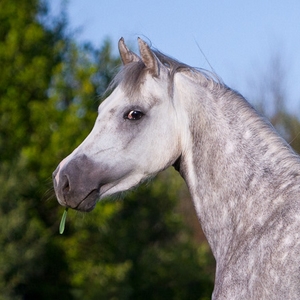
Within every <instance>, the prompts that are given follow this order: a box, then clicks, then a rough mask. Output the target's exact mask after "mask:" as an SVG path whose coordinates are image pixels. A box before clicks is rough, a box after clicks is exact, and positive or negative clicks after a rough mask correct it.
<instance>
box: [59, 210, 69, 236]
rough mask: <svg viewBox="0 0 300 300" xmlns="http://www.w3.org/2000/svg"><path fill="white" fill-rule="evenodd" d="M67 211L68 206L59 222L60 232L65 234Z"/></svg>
mask: <svg viewBox="0 0 300 300" xmlns="http://www.w3.org/2000/svg"><path fill="white" fill-rule="evenodd" d="M67 213H68V208H66V209H65V211H64V213H63V215H62V218H61V221H60V224H59V233H60V234H63V233H64V230H65V223H66V219H67Z"/></svg>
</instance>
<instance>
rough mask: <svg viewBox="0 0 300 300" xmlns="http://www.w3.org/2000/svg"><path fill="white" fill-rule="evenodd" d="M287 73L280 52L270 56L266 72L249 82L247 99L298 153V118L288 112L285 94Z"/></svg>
mask: <svg viewBox="0 0 300 300" xmlns="http://www.w3.org/2000/svg"><path fill="white" fill-rule="evenodd" d="M287 74H288V72H286V63H285V60H284V56H283V54H282V53H281V52H279V51H278V52H275V53H273V54H272V55H271V57H270V61H269V63H268V64H267V67H266V70H263V71H261V76H256V77H255V79H254V80H251V86H250V90H251V92H250V93H249V94H250V96H249V99H251V98H252V99H254V104H255V105H256V106H257V108H258V109H259V110H260V111H261V112H262V113H263V114H264V115H266V116H267V117H268V118H269V120H270V121H271V123H272V124H273V125H274V127H275V128H276V129H277V131H278V132H279V133H280V134H281V135H282V136H283V137H284V138H285V139H286V140H287V141H288V142H290V144H291V146H292V147H293V148H294V149H295V150H296V151H297V152H298V153H300V135H299V133H300V122H299V118H298V117H297V116H296V115H295V114H294V113H292V112H289V109H288V106H289V103H290V102H291V101H292V100H294V99H290V98H289V96H288V94H287V85H288V84H287V83H288V75H287Z"/></svg>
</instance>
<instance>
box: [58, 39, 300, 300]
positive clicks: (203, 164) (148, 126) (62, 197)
mask: <svg viewBox="0 0 300 300" xmlns="http://www.w3.org/2000/svg"><path fill="white" fill-rule="evenodd" d="M138 45H139V51H140V55H137V54H136V53H134V52H132V51H130V50H129V49H128V48H127V46H126V45H125V42H124V39H123V38H121V39H120V40H119V44H118V48H119V52H120V57H121V60H122V62H123V67H122V69H121V70H120V71H119V73H118V74H117V75H116V76H115V78H114V79H113V81H112V83H111V84H110V86H109V89H110V92H111V94H110V95H109V96H108V97H107V99H106V100H104V101H103V102H102V103H101V104H100V106H99V109H98V117H97V119H96V121H95V125H94V127H93V129H92V130H91V132H90V134H89V135H88V136H87V138H86V139H85V140H84V141H83V142H82V143H81V144H80V145H79V146H78V147H77V148H76V149H75V150H74V151H73V152H72V153H71V154H70V155H69V156H67V157H66V158H65V159H63V160H62V161H61V163H60V164H59V165H58V167H57V169H56V170H55V171H54V173H53V181H54V189H55V193H56V196H57V199H58V202H59V203H60V204H61V205H63V206H66V207H70V208H73V209H76V210H80V211H86V212H87V211H91V210H92V209H93V208H94V207H95V205H96V202H97V201H98V200H100V199H103V198H105V197H107V196H109V195H113V194H116V193H120V192H123V191H127V190H129V189H132V188H133V187H135V186H137V185H139V184H140V183H141V182H143V181H145V180H146V179H148V178H151V177H153V176H155V175H156V174H157V173H159V172H160V171H162V170H165V169H166V168H168V167H170V166H173V167H174V168H175V169H176V170H177V171H178V172H179V174H180V175H181V176H182V177H183V179H184V180H185V182H186V184H187V187H188V189H189V192H190V195H191V198H192V201H193V203H194V207H195V210H196V212H197V216H198V219H199V222H200V224H201V227H202V229H203V232H204V234H205V236H206V238H207V241H208V243H209V245H210V248H211V250H212V253H213V255H214V257H215V260H216V272H215V285H214V291H213V294H212V299H215V300H216V299H218V300H220V299H231V300H232V299H260V300H261V299H280V300H282V299H300V160H299V156H298V155H297V154H295V152H294V151H293V150H292V149H291V147H290V146H289V144H288V143H287V142H286V141H285V140H284V139H283V138H281V137H280V136H279V135H278V134H277V132H276V131H275V129H274V128H273V127H272V125H271V124H270V123H269V121H268V120H267V119H265V118H264V117H263V116H262V115H260V114H259V113H258V112H257V111H256V110H255V109H254V108H253V107H252V106H251V105H250V104H249V103H248V102H247V101H246V100H245V99H244V98H243V97H242V96H241V95H240V94H239V93H238V92H236V91H234V90H232V89H230V88H229V87H228V86H226V85H225V84H224V83H223V82H222V81H221V80H220V79H219V78H218V77H217V76H215V75H214V74H212V73H210V72H208V71H205V70H202V69H198V68H193V67H191V66H188V65H186V64H184V63H181V62H179V61H177V60H175V59H173V58H171V57H169V56H167V55H164V54H162V53H161V52H159V51H157V50H154V49H152V48H151V47H150V46H149V45H148V44H147V43H146V42H145V41H143V40H142V39H140V38H138Z"/></svg>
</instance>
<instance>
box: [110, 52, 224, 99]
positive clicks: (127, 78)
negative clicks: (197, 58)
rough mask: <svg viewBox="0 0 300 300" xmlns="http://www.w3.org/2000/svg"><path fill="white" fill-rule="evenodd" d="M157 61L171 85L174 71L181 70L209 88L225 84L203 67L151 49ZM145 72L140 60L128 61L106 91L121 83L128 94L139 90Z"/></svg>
mask: <svg viewBox="0 0 300 300" xmlns="http://www.w3.org/2000/svg"><path fill="white" fill-rule="evenodd" d="M153 52H154V53H155V55H156V57H157V58H158V59H159V61H160V62H161V63H162V64H163V65H164V66H165V67H166V68H167V69H168V70H169V80H170V84H171V86H173V83H174V76H175V74H176V73H179V72H182V73H184V74H186V75H187V76H189V77H191V78H192V79H193V80H194V81H195V82H196V83H197V84H200V85H201V86H204V87H208V88H211V89H214V88H218V89H219V88H220V87H222V86H223V87H224V88H226V89H227V86H226V85H225V84H224V83H223V82H222V80H221V79H220V78H219V77H218V76H217V75H216V74H215V73H214V72H210V71H208V70H205V69H201V68H195V67H191V66H189V65H187V64H185V63H182V62H180V61H178V60H176V59H174V58H172V57H170V56H168V55H165V54H163V53H162V52H160V51H158V50H153ZM146 73H147V69H146V66H145V65H144V63H143V62H142V61H139V62H132V63H129V64H127V65H125V66H123V67H122V68H121V70H120V71H119V72H118V73H117V75H116V76H115V77H114V79H113V80H112V82H111V83H110V85H109V86H108V88H107V91H112V90H113V89H115V88H116V87H117V86H118V85H122V86H123V88H124V89H125V90H126V91H127V93H128V95H129V96H133V95H134V94H136V93H138V92H140V87H141V85H142V83H143V81H144V78H145V75H146Z"/></svg>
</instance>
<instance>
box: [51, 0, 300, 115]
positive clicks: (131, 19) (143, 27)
mask: <svg viewBox="0 0 300 300" xmlns="http://www.w3.org/2000/svg"><path fill="white" fill-rule="evenodd" d="M51 3H52V4H51V5H52V6H53V7H54V9H57V8H58V7H59V5H60V3H61V1H60V0H53V1H51ZM67 7H68V9H67V11H68V17H69V25H70V28H72V29H76V28H77V29H79V28H80V30H79V31H78V34H77V39H78V40H79V41H89V42H92V43H93V44H94V45H95V46H100V45H101V43H102V42H103V40H104V38H106V37H109V38H111V40H112V42H113V43H114V44H115V46H116V47H117V42H118V40H119V38H120V37H121V36H123V37H124V38H125V41H126V42H127V43H129V44H131V45H133V47H136V38H137V37H138V36H140V37H142V38H143V37H144V38H145V39H146V40H150V41H151V43H152V45H153V46H154V47H156V48H158V49H159V50H161V51H162V52H164V53H166V54H169V55H170V56H172V57H174V58H176V59H178V60H180V61H182V62H185V63H187V64H189V65H192V66H195V67H201V68H205V69H210V66H209V64H208V63H207V62H206V60H205V58H204V56H203V55H202V53H201V51H200V50H199V48H198V45H199V46H200V47H201V50H202V51H203V52H204V54H205V56H206V57H207V59H208V60H209V63H210V64H211V65H212V67H213V68H214V70H215V71H216V73H217V74H218V75H219V76H220V77H221V78H222V79H223V81H224V82H225V83H226V84H227V85H229V86H230V87H233V88H235V89H237V90H239V91H240V92H241V93H242V94H246V96H248V95H250V96H249V97H251V91H250V86H249V84H248V83H249V80H252V79H253V78H254V77H255V76H256V74H257V75H258V76H262V75H261V74H262V72H265V71H266V70H267V69H268V66H269V61H270V58H271V56H272V55H274V54H276V53H280V54H281V56H282V58H283V60H284V62H285V63H286V64H285V66H286V72H287V90H288V92H287V93H288V96H289V98H290V102H291V106H292V107H293V109H294V112H297V114H298V115H300V1H299V0H286V1H282V0H281V1H280V0H253V1H241V0H184V1H183V0H182V1H179V0H160V1H158V0H148V1H141V0H140V1H138V0H105V1H104V0H84V1H83V0H69V1H68V6H67ZM197 44H198V45H197Z"/></svg>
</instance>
